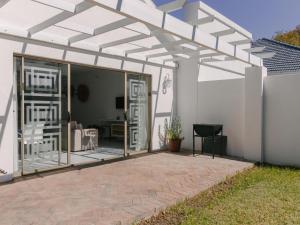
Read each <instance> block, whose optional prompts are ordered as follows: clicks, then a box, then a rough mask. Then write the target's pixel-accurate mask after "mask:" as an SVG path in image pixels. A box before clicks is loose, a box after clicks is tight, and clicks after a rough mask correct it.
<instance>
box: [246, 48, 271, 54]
mask: <svg viewBox="0 0 300 225" xmlns="http://www.w3.org/2000/svg"><path fill="white" fill-rule="evenodd" d="M265 49H266V47H255V48H249V49H245V51H247V52H251V53H259V52H262V51H264V50H265Z"/></svg>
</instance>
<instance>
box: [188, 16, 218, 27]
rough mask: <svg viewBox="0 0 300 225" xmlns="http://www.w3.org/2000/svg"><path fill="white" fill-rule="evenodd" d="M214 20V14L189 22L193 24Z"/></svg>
mask: <svg viewBox="0 0 300 225" xmlns="http://www.w3.org/2000/svg"><path fill="white" fill-rule="evenodd" d="M212 22H214V17H213V16H207V17H204V18H200V19H196V20H191V21H189V23H190V24H192V25H202V24H206V23H212Z"/></svg>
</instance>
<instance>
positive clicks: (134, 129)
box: [126, 74, 151, 154]
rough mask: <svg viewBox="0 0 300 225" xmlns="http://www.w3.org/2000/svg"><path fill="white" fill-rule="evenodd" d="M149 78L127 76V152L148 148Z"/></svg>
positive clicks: (133, 75) (144, 76) (134, 75)
mask: <svg viewBox="0 0 300 225" xmlns="http://www.w3.org/2000/svg"><path fill="white" fill-rule="evenodd" d="M150 96H151V92H150V77H149V76H146V75H136V74H127V104H126V106H127V107H126V108H127V112H126V115H127V151H128V154H130V153H134V152H140V151H146V150H149V148H150V117H149V116H150V112H149V109H150V107H149V103H150Z"/></svg>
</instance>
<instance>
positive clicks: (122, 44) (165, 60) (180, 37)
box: [0, 0, 263, 67]
mask: <svg viewBox="0 0 300 225" xmlns="http://www.w3.org/2000/svg"><path fill="white" fill-rule="evenodd" d="M145 1H149V0H144V1H143V0H1V2H0V34H2V35H7V36H13V37H17V38H22V39H24V40H27V41H33V42H37V43H50V44H51V45H54V46H59V47H65V48H68V49H71V50H74V51H76V50H77V51H85V52H89V53H91V54H94V55H105V56H112V57H123V58H128V59H132V60H135V61H137V62H149V63H155V64H160V65H166V66H171V67H176V61H179V60H182V59H189V58H197V59H199V61H201V62H213V61H229V60H238V61H241V62H244V63H246V64H249V65H254V66H262V59H261V58H262V57H258V56H256V55H254V53H257V52H260V51H262V50H263V49H258V48H256V49H251V48H250V47H249V46H250V45H249V43H251V40H252V35H251V34H250V33H249V32H248V31H246V30H245V29H243V28H241V27H240V26H238V25H237V24H235V23H233V22H232V21H231V20H229V19H227V18H226V17H224V16H223V15H221V14H219V13H218V12H216V11H215V10H213V9H212V8H210V7H208V6H207V5H205V4H204V3H202V2H200V3H199V2H198V3H197V4H196V5H197V7H198V10H199V15H200V17H199V18H198V19H197V20H193V21H189V22H183V21H182V20H180V19H177V18H175V17H174V16H172V15H170V14H168V13H169V12H172V11H174V10H177V9H180V8H181V7H183V6H184V5H185V4H186V1H184V0H176V1H174V2H171V3H168V4H166V5H163V6H160V7H159V8H155V7H152V6H151V5H149V4H146V3H145ZM193 7H194V6H193Z"/></svg>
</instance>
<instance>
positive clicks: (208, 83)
mask: <svg viewBox="0 0 300 225" xmlns="http://www.w3.org/2000/svg"><path fill="white" fill-rule="evenodd" d="M227 63H228V62H227ZM231 68H232V66H231ZM236 69H240V68H236ZM177 77H178V82H177V85H178V89H177V90H178V92H177V95H178V98H177V104H178V107H177V110H178V115H179V116H180V118H181V120H182V124H183V135H184V137H185V139H184V142H183V147H184V148H185V149H192V126H193V124H195V123H212V124H223V125H224V134H225V135H227V136H228V154H229V155H231V156H236V157H243V156H244V155H243V131H244V81H245V79H244V77H242V76H240V75H237V74H235V73H230V72H226V71H222V70H220V69H215V68H211V67H208V66H203V65H200V66H199V65H197V61H194V62H192V61H182V62H181V63H180V64H179V69H178V74H177ZM197 81H198V82H197ZM196 149H198V150H200V149H201V141H200V138H199V139H198V140H196Z"/></svg>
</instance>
